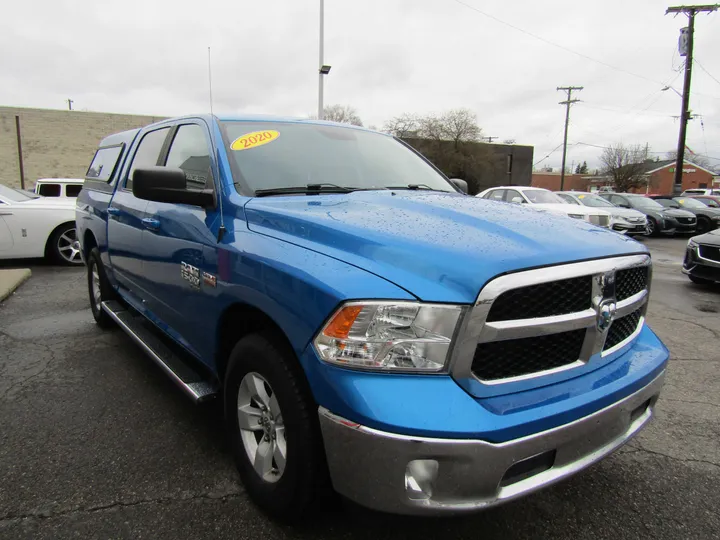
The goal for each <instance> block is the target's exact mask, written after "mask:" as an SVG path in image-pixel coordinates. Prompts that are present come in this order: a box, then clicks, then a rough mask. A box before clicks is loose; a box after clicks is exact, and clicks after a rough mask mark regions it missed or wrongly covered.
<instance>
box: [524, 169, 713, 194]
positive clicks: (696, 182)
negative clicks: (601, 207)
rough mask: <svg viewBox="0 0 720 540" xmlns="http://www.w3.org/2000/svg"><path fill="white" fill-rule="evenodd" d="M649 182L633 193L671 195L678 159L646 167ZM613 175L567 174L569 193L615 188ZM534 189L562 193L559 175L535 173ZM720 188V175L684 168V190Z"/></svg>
mask: <svg viewBox="0 0 720 540" xmlns="http://www.w3.org/2000/svg"><path fill="white" fill-rule="evenodd" d="M644 175H645V183H644V184H643V185H642V186H641V187H637V188H635V189H632V190H630V191H632V192H634V193H654V194H657V195H671V194H672V193H673V183H674V182H675V160H664V161H648V162H647V163H646V164H645V173H644ZM612 183H613V181H612V178H611V177H609V176H604V175H600V176H588V175H582V174H566V175H565V187H564V189H565V190H567V191H570V190H575V191H592V190H593V189H596V188H599V187H601V186H612ZM531 185H532V186H533V187H541V188H545V189H549V190H551V191H559V190H560V173H559V172H533V173H532V183H531ZM713 187H714V188H716V189H720V175H717V174H715V173H714V172H712V171H710V170H708V169H705V168H704V167H701V166H700V165H696V164H695V163H693V162H691V161H688V160H685V166H684V167H683V177H682V189H683V190H686V189H693V188H713Z"/></svg>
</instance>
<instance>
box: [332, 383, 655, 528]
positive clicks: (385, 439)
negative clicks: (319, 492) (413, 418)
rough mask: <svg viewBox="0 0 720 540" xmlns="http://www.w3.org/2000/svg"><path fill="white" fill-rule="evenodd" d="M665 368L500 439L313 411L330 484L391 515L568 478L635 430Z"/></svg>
mask: <svg viewBox="0 0 720 540" xmlns="http://www.w3.org/2000/svg"><path fill="white" fill-rule="evenodd" d="M664 376H665V372H664V371H663V373H661V374H660V375H659V376H658V377H657V378H655V379H654V380H653V381H652V382H651V383H649V384H648V385H647V386H645V387H644V388H642V389H640V390H639V391H637V392H635V393H634V394H632V395H630V396H628V397H627V398H625V399H623V400H621V401H619V402H617V403H614V404H612V405H610V406H608V407H606V408H604V409H601V410H599V411H597V412H595V413H593V414H591V415H589V416H586V417H584V418H580V419H579V420H576V421H574V422H571V423H569V424H565V425H562V426H559V427H556V428H554V429H550V430H548V431H543V432H540V433H536V434H534V435H530V436H528V437H523V438H521V439H516V440H513V441H508V442H504V443H497V444H496V443H490V442H486V441H482V440H472V439H431V438H425V437H413V436H405V435H397V434H393V433H387V432H383V431H379V430H376V429H372V428H368V427H365V426H361V425H359V424H356V423H354V422H350V421H348V420H345V419H343V418H340V417H339V416H336V415H334V414H332V413H331V412H330V411H328V410H327V409H324V408H322V407H321V408H320V409H319V415H320V425H321V427H322V433H323V439H324V441H325V450H326V454H327V459H328V465H329V468H330V475H331V478H332V483H333V486H334V488H335V489H336V491H338V492H339V493H341V494H342V495H344V496H346V497H348V498H349V499H351V500H353V501H355V502H357V503H358V504H361V505H363V506H367V507H369V508H374V509H376V510H381V511H385V512H392V513H398V514H427V515H432V514H445V513H460V512H469V511H475V510H481V509H484V508H488V507H490V506H495V505H498V504H501V503H504V502H507V501H510V500H512V499H515V498H517V497H520V496H523V495H525V494H528V493H531V492H533V491H536V490H538V489H541V488H543V487H545V486H548V485H550V484H553V483H555V482H557V481H559V480H562V479H563V478H565V477H568V476H570V475H572V474H574V473H576V472H578V471H580V470H581V469H584V468H585V467H587V466H589V465H591V464H593V463H595V462H597V461H599V460H600V459H602V458H603V457H605V456H607V455H608V454H610V453H611V452H613V451H614V450H616V449H618V448H619V447H620V446H622V445H623V444H624V443H626V442H627V441H628V440H629V439H630V438H632V437H633V436H634V435H636V434H637V433H638V432H639V431H640V430H641V429H642V428H643V427H644V426H645V425H646V424H647V423H648V421H649V420H650V418H651V417H652V415H653V409H654V405H655V402H656V401H657V398H658V395H659V393H660V388H661V387H662V384H663V380H664Z"/></svg>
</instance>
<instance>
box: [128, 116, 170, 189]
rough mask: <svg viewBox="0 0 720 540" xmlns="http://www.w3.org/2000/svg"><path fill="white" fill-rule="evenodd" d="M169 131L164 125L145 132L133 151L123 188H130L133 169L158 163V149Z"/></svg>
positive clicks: (160, 148) (159, 149)
mask: <svg viewBox="0 0 720 540" xmlns="http://www.w3.org/2000/svg"><path fill="white" fill-rule="evenodd" d="M169 131H170V128H169V127H166V128H162V129H157V130H155V131H151V132H150V133H146V134H145V136H144V137H143V138H142V140H141V141H140V146H138V149H137V151H136V152H135V157H133V162H132V165H131V166H130V171H129V172H128V176H127V180H126V181H125V189H132V175H133V173H134V172H135V169H137V168H138V167H152V166H153V165H157V164H158V160H159V159H160V151H161V150H162V147H163V144H165V138H166V137H167V134H168V133H169Z"/></svg>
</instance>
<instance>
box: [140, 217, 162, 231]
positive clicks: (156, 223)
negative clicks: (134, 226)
mask: <svg viewBox="0 0 720 540" xmlns="http://www.w3.org/2000/svg"><path fill="white" fill-rule="evenodd" d="M142 224H143V227H145V228H146V229H150V230H151V231H157V230H158V229H159V228H160V220H159V219H155V218H143V220H142Z"/></svg>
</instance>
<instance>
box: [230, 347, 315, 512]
mask: <svg viewBox="0 0 720 540" xmlns="http://www.w3.org/2000/svg"><path fill="white" fill-rule="evenodd" d="M292 356H293V354H292V351H286V350H284V348H283V347H282V346H279V345H278V340H277V339H272V340H271V339H270V338H268V337H265V336H261V335H249V336H246V337H244V338H242V339H241V340H240V341H239V342H238V343H237V345H235V348H234V349H233V351H232V353H231V354H230V359H229V362H228V368H227V373H226V376H225V388H224V390H225V391H224V405H225V422H226V426H227V432H228V435H229V438H230V443H231V446H232V450H233V454H234V457H235V463H236V466H237V469H238V472H239V473H240V477H241V479H242V482H243V484H244V485H245V488H246V489H247V492H248V494H249V495H250V498H251V499H252V500H253V501H254V502H255V504H257V505H258V506H259V507H260V508H261V509H262V510H263V511H265V512H266V513H268V514H269V515H271V516H272V517H274V518H276V519H278V520H281V521H285V522H293V521H297V520H299V519H300V518H301V517H303V516H305V515H307V513H308V512H310V511H311V510H312V509H313V507H314V505H313V502H314V501H315V500H316V499H317V498H318V496H320V495H322V494H323V493H325V492H326V491H327V487H326V486H327V485H328V482H327V476H328V472H327V465H326V462H325V452H324V448H323V445H322V437H321V434H320V426H319V422H318V419H317V405H316V404H315V403H314V401H313V399H312V397H311V395H310V390H309V388H308V386H307V382H306V380H305V378H304V374H303V372H302V369H301V368H300V366H299V365H298V363H297V360H296V359H295V358H293V357H292Z"/></svg>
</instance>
